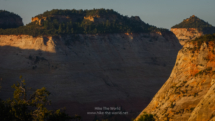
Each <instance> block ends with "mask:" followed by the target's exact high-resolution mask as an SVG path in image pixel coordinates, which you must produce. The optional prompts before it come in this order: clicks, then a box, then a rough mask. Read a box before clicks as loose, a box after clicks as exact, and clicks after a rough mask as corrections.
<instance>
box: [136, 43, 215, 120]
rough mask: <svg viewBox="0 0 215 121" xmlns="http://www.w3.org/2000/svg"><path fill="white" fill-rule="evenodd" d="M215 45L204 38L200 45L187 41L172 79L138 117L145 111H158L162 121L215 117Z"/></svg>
mask: <svg viewBox="0 0 215 121" xmlns="http://www.w3.org/2000/svg"><path fill="white" fill-rule="evenodd" d="M214 48H215V45H214V42H213V41H210V42H208V43H205V42H203V43H202V45H201V46H200V47H198V46H197V44H196V42H194V41H189V42H187V43H186V44H185V45H184V47H183V48H182V49H181V50H180V51H179V53H178V55H177V59H176V63H175V66H174V68H173V70H172V73H171V75H170V77H169V79H168V80H167V81H166V82H165V84H164V85H163V86H162V87H161V89H160V90H159V91H158V92H157V94H156V95H155V96H154V98H153V99H152V100H151V102H150V103H149V105H148V106H147V107H146V108H145V109H144V110H143V111H142V112H141V113H140V114H139V116H138V117H137V118H136V120H138V119H139V118H140V116H141V115H142V114H143V113H144V112H147V113H151V114H154V115H155V118H156V120H158V121H164V120H167V119H169V120H172V121H209V120H210V121H212V120H214V119H215V117H214V116H215V110H214V107H215V100H214V98H215V85H214V82H215V81H214V80H215V75H214V74H215V64H214V56H215V53H214V51H213V50H214ZM154 102H159V103H158V104H157V103H154ZM170 104H171V105H170ZM155 107H156V108H155Z"/></svg>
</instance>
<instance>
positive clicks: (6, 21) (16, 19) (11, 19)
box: [0, 10, 23, 29]
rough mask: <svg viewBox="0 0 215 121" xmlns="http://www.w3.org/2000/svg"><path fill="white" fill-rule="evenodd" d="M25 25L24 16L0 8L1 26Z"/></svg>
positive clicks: (14, 26) (4, 27)
mask: <svg viewBox="0 0 215 121" xmlns="http://www.w3.org/2000/svg"><path fill="white" fill-rule="evenodd" d="M19 26H23V22H22V18H21V17H20V16H19V15H16V14H14V13H11V12H8V11H3V10H0V28H3V29H6V28H16V27H19Z"/></svg>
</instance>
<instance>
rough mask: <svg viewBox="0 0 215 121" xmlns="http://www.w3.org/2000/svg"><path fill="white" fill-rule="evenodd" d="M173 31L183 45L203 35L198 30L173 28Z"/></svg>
mask: <svg viewBox="0 0 215 121" xmlns="http://www.w3.org/2000/svg"><path fill="white" fill-rule="evenodd" d="M171 31H172V32H173V33H174V34H175V36H176V37H177V38H178V40H179V42H180V44H181V45H184V44H185V43H186V42H187V41H189V40H194V39H196V38H197V37H200V36H202V35H203V32H202V31H199V30H198V29H197V28H171Z"/></svg>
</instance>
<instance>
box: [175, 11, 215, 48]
mask: <svg viewBox="0 0 215 121" xmlns="http://www.w3.org/2000/svg"><path fill="white" fill-rule="evenodd" d="M171 31H172V32H173V33H174V34H175V35H176V37H177V38H178V40H179V42H180V44H181V45H184V44H185V43H186V42H187V41H189V40H194V39H196V38H197V37H200V36H202V35H205V34H213V33H215V27H213V26H212V25H210V24H208V23H207V22H205V21H203V20H201V19H199V18H198V17H196V16H194V15H193V16H191V17H190V18H188V19H185V20H184V21H183V22H181V23H179V24H177V25H175V26H173V27H172V28H171Z"/></svg>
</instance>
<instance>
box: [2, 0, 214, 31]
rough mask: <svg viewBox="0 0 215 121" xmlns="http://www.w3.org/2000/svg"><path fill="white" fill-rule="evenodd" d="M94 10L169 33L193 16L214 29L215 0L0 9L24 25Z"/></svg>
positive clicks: (18, 1)
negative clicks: (52, 13) (49, 15)
mask: <svg viewBox="0 0 215 121" xmlns="http://www.w3.org/2000/svg"><path fill="white" fill-rule="evenodd" d="M93 8H105V9H113V10H115V11H117V12H119V13H120V14H122V15H127V16H129V17H130V16H140V18H141V19H142V20H143V21H144V22H146V23H149V24H151V25H154V26H157V27H162V28H167V29H170V28H171V27H172V26H173V25H175V24H178V23H179V22H181V21H183V19H186V18H189V17H190V16H192V15H196V16H197V17H199V18H201V19H203V20H205V21H206V22H208V23H210V24H212V25H213V26H215V13H214V12H215V0H0V9H2V10H7V11H10V12H14V13H16V14H18V15H20V16H21V17H22V18H23V22H24V24H27V23H29V22H30V21H31V18H32V17H34V16H36V15H38V14H41V13H43V12H44V11H47V10H52V9H93Z"/></svg>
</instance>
